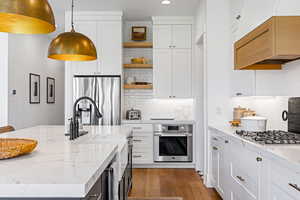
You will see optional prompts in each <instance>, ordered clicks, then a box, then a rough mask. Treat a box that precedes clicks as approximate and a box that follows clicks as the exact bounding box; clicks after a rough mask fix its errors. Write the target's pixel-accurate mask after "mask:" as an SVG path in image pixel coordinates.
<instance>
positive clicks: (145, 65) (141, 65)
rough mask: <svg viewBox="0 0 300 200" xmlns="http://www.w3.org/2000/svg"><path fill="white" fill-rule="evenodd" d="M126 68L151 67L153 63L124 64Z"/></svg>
mask: <svg viewBox="0 0 300 200" xmlns="http://www.w3.org/2000/svg"><path fill="white" fill-rule="evenodd" d="M123 66H124V68H128V69H136V68H141V69H151V68H152V64H124V65H123Z"/></svg>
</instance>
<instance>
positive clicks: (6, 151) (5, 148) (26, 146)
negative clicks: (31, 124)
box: [0, 138, 38, 160]
mask: <svg viewBox="0 0 300 200" xmlns="http://www.w3.org/2000/svg"><path fill="white" fill-rule="evenodd" d="M37 144H38V142H37V141H36V140H30V139H14V138H0V160H3V159H8V158H14V157H18V156H21V155H24V154H28V153H30V152H32V151H33V150H34V149H35V147H36V146H37Z"/></svg>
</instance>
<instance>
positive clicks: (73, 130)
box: [70, 97, 102, 140]
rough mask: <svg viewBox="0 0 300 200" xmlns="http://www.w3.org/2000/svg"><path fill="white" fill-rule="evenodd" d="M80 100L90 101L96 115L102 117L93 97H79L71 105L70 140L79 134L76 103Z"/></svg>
mask: <svg viewBox="0 0 300 200" xmlns="http://www.w3.org/2000/svg"><path fill="white" fill-rule="evenodd" d="M82 100H88V101H90V102H91V103H92V104H93V106H94V108H95V112H96V117H98V118H101V117H102V114H101V113H100V111H99V109H98V107H97V105H96V103H95V101H94V100H93V99H91V98H90V97H80V98H79V99H77V100H76V101H75V103H74V106H73V120H71V123H70V140H74V139H76V138H78V137H79V136H80V133H79V125H78V120H77V117H78V116H77V114H76V107H77V104H78V103H79V102H80V101H82Z"/></svg>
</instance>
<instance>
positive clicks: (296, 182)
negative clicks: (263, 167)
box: [271, 163, 300, 199]
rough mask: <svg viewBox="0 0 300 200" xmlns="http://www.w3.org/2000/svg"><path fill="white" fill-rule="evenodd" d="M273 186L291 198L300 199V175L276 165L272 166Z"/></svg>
mask: <svg viewBox="0 0 300 200" xmlns="http://www.w3.org/2000/svg"><path fill="white" fill-rule="evenodd" d="M271 184H272V185H276V186H277V187H278V188H280V189H281V190H283V191H284V192H285V193H286V194H288V195H289V196H291V197H293V198H295V199H300V174H299V172H296V171H291V170H290V169H287V168H285V167H283V166H279V165H278V164H276V163H272V164H271Z"/></svg>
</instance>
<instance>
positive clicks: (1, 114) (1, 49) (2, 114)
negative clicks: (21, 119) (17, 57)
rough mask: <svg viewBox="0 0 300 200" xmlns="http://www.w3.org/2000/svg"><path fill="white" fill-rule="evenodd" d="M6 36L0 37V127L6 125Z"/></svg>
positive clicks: (2, 34)
mask: <svg viewBox="0 0 300 200" xmlns="http://www.w3.org/2000/svg"><path fill="white" fill-rule="evenodd" d="M7 49H8V35H7V34H5V33H1V35H0V97H1V98H0V127H1V126H6V125H7V123H8V97H7V91H8V83H7V80H8V51H7Z"/></svg>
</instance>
